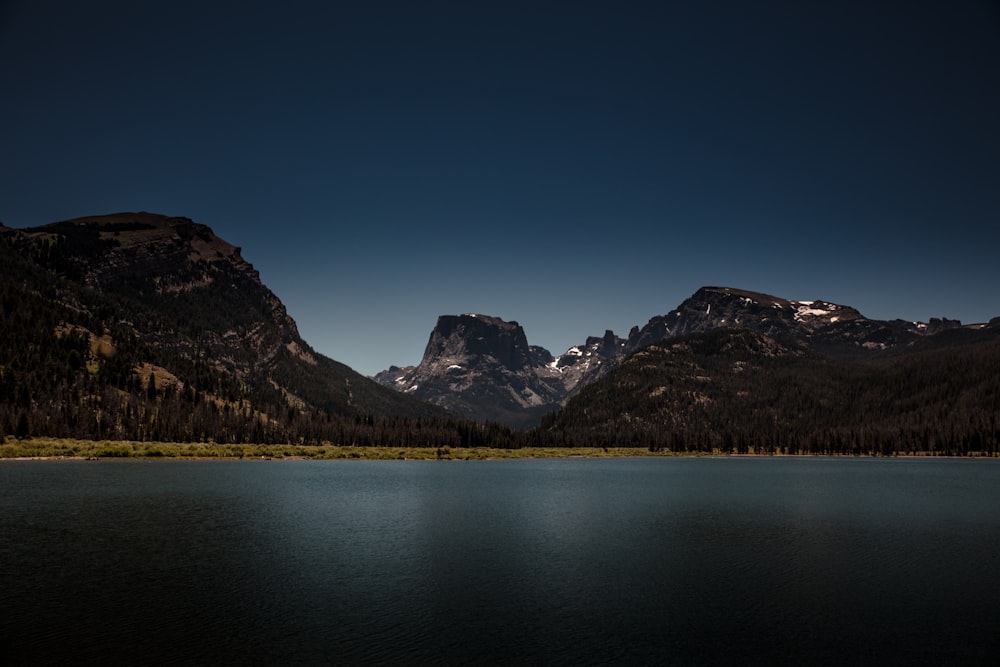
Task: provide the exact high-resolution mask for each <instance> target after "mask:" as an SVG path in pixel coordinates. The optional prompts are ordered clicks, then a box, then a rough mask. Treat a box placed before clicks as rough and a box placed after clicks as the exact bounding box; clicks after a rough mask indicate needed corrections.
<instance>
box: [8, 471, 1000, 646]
mask: <svg viewBox="0 0 1000 667" xmlns="http://www.w3.org/2000/svg"><path fill="white" fill-rule="evenodd" d="M998 501H1000V465H998V464H997V462H993V461H955V460H948V461H930V460H916V461H913V460H854V459H835V460H830V459H660V458H656V459H621V460H552V461H489V462H422V461H384V462H383V461H371V462H365V461H352V462H335V461H316V462H310V461H285V462H259V461H253V462H249V461H248V462H235V461H227V462H187V461H164V462H134V461H126V462H107V461H102V462H20V461H16V462H15V461H8V462H0V610H2V613H0V636H2V637H3V638H4V641H3V644H2V645H0V661H3V662H7V663H15V664H16V663H31V664H38V663H46V662H54V661H57V659H59V658H60V657H61V656H63V655H64V654H65V651H66V648H67V647H72V652H73V655H75V656H76V659H77V661H78V662H108V661H111V662H116V663H131V662H137V661H141V662H147V663H148V662H150V661H153V662H164V663H215V662H228V663H257V664H269V663H282V664H288V663H300V664H322V663H341V664H342V663H345V662H346V663H350V662H366V663H373V662H375V663H379V662H381V663H400V662H403V663H410V664H413V663H435V662H436V663H446V664H451V663H457V662H473V663H488V664H495V663H508V664H523V663H525V662H527V663H534V664H539V663H564V664H569V663H572V664H581V663H583V664H606V663H609V662H615V663H631V664H636V663H638V664H649V663H654V664H664V663H678V664H731V663H734V662H735V663H741V664H747V663H756V664H775V663H784V664H792V663H796V664H800V663H803V662H808V663H810V664H831V665H832V664H844V663H845V662H849V663H852V664H860V663H867V664H885V663H896V664H898V663H915V662H920V663H928V662H930V663H956V662H957V663H963V664H976V663H982V664H991V663H993V662H994V660H995V658H996V657H997V656H998V655H1000V639H998V637H1000V633H997V632H996V629H997V628H998V627H1000V605H998V604H997V602H996V601H997V600H998V599H1000V568H997V567H996V565H997V563H996V555H995V548H996V545H997V544H1000V503H998Z"/></svg>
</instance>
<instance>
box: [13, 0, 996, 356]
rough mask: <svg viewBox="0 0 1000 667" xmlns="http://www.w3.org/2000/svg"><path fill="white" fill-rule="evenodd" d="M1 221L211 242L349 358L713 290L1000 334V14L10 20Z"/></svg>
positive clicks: (655, 304) (824, 11) (31, 7)
mask: <svg viewBox="0 0 1000 667" xmlns="http://www.w3.org/2000/svg"><path fill="white" fill-rule="evenodd" d="M0 100H2V104H0V221H3V222H4V224H6V225H8V226H13V227H25V226H31V225H38V224H44V223H47V222H53V221H56V220H62V219H67V218H72V217H78V216H82V215H90V214H100V213H111V212H117V211H128V210H146V211H153V212H157V213H164V214H169V215H182V216H187V217H190V218H193V219H195V220H196V221H198V222H202V223H205V224H207V225H209V226H211V227H212V228H213V229H214V230H215V231H216V233H218V234H219V235H220V236H222V237H223V238H225V239H226V240H228V241H230V242H231V243H233V244H235V245H239V246H241V247H242V248H243V254H244V256H245V257H246V258H247V259H248V260H249V261H250V262H252V263H253V264H254V265H255V266H256V267H257V268H258V269H259V270H260V273H261V277H262V278H263V280H264V281H265V283H266V284H267V285H268V286H269V287H271V289H273V290H274V291H275V292H276V293H277V294H278V296H279V297H280V298H281V299H282V300H283V301H284V302H285V304H286V305H287V306H288V309H289V312H290V313H291V315H292V316H293V317H294V318H295V319H296V320H297V321H298V323H299V327H300V330H301V332H302V334H303V336H304V337H305V338H306V340H307V341H309V342H310V343H311V344H312V345H313V346H314V347H316V348H317V349H318V350H319V351H320V352H323V353H324V354H327V355H328V356H331V357H333V358H335V359H337V360H339V361H343V362H345V363H347V364H349V365H351V366H353V367H354V368H356V369H357V370H359V371H361V372H363V373H366V374H371V373H374V372H376V371H378V370H381V369H382V368H385V367H387V366H388V365H390V364H393V363H395V364H400V365H402V364H409V363H416V362H417V361H418V360H419V358H420V355H421V353H422V352H423V347H424V345H425V343H426V341H427V336H428V334H429V333H430V330H431V328H432V327H433V325H434V322H435V320H436V318H437V316H438V315H440V314H454V313H462V312H482V313H487V314H491V315H496V316H498V317H502V318H504V319H508V320H512V319H513V320H518V321H519V322H520V323H521V324H522V325H523V326H524V328H525V331H526V333H527V335H528V339H529V341H530V342H532V343H534V344H539V345H544V346H545V347H548V348H549V349H550V350H551V351H552V352H553V353H556V354H559V353H561V352H563V351H564V350H565V349H566V348H567V347H569V346H571V345H574V344H577V343H580V342H583V339H584V338H585V337H586V336H588V335H600V334H602V333H603V332H604V330H605V329H608V328H611V329H614V330H615V331H616V333H618V334H619V335H624V334H625V333H627V331H628V329H629V327H631V326H632V325H634V324H638V325H642V324H644V323H645V322H646V320H648V319H649V318H650V317H651V316H653V315H657V314H662V313H665V312H667V311H668V310H670V309H671V308H673V307H674V306H676V305H677V304H678V303H680V302H681V301H682V300H683V299H684V298H686V297H687V296H689V295H690V294H691V293H693V292H694V291H695V290H696V289H697V288H698V287H700V286H702V285H729V286H734V287H741V288H745V289H751V290H758V291H764V292H769V293H772V294H776V295H779V296H784V297H788V298H793V299H825V300H829V301H834V302H838V303H843V304H847V305H851V306H854V307H857V308H858V309H859V310H861V312H862V313H864V314H865V315H867V316H869V317H876V318H886V319H890V318H895V317H902V318H906V319H911V320H926V319H928V318H929V317H932V316H946V317H951V318H959V319H962V320H963V321H965V322H975V321H984V320H988V319H989V318H991V317H994V316H997V315H1000V120H998V119H1000V6H998V3H997V2H995V1H993V2H990V1H985V0H984V1H978V2H976V1H971V0H970V1H963V0H958V1H956V2H948V3H942V2H937V1H935V2H920V1H916V2H870V1H864V2H852V1H844V2H831V3H810V2H756V3H748V2H741V1H732V2H711V1H706V2H649V3H627V2H623V3H608V2H601V3H596V2H595V3H588V2H574V3H565V4H545V3H537V2H531V3H516V2H502V3H499V2H497V3H478V2H358V3H337V2H318V3H303V2H294V1H286V2H275V3H255V2H183V1H178V0H173V1H170V2H160V1H158V0H151V1H147V2H132V1H129V2H101V1H100V0H97V1H95V2H85V3H84V2H44V1H36V0H33V1H18V0H15V1H13V2H10V1H7V2H2V1H0Z"/></svg>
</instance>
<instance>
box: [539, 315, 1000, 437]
mask: <svg viewBox="0 0 1000 667" xmlns="http://www.w3.org/2000/svg"><path fill="white" fill-rule="evenodd" d="M817 310H820V309H817ZM998 368H1000V320H993V321H991V323H990V324H987V325H980V326H977V327H975V328H961V329H955V328H952V329H949V330H945V331H942V332H940V333H938V334H936V335H934V336H928V337H925V338H922V339H919V340H916V341H914V342H913V343H912V344H911V345H908V346H907V347H906V348H905V349H903V348H900V349H896V350H894V351H892V352H889V353H884V354H878V355H875V356H868V357H865V358H853V359H850V358H844V357H831V356H827V355H824V354H820V353H817V352H816V351H815V350H814V349H812V348H811V347H810V346H809V345H808V343H807V342H805V341H804V340H785V341H779V340H778V339H777V338H774V337H771V336H769V335H766V334H763V333H760V332H757V331H751V330H747V329H734V328H719V329H715V330H711V331H706V332H698V333H693V334H687V335H683V336H674V337H669V338H665V339H663V340H660V341H658V342H655V343H652V344H650V345H648V346H646V347H643V348H641V349H639V350H638V351H636V352H635V353H633V354H632V355H631V356H629V357H628V358H627V359H625V360H624V362H623V363H621V364H620V365H619V366H618V367H617V368H616V369H614V370H613V371H611V372H610V373H608V374H607V375H606V376H605V377H603V378H601V379H599V380H597V381H596V382H594V383H592V384H590V385H589V386H587V387H585V388H584V389H583V390H582V391H580V392H579V393H578V394H577V395H576V396H575V397H574V398H572V399H570V400H569V402H568V403H567V405H566V406H565V408H564V409H563V410H561V411H560V412H559V413H557V414H554V415H551V416H549V417H547V418H546V419H545V421H544V423H543V425H542V427H541V428H540V429H539V431H538V432H537V433H536V434H535V438H536V439H537V440H539V441H542V442H546V443H547V444H550V445H558V446H626V447H635V446H639V447H649V448H651V449H654V450H655V449H669V450H673V451H712V450H715V451H721V452H723V453H749V452H756V453H776V452H777V453H789V454H794V453H823V454H898V453H911V452H925V453H927V452H930V453H939V454H951V455H963V454H970V453H978V454H993V455H995V454H997V453H998V452H1000V374H998V373H997V369H998Z"/></svg>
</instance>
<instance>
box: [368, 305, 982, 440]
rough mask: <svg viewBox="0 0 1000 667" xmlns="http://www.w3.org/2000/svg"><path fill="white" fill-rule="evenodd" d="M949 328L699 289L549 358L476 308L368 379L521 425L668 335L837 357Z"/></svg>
mask: <svg viewBox="0 0 1000 667" xmlns="http://www.w3.org/2000/svg"><path fill="white" fill-rule="evenodd" d="M984 326H986V325H972V326H971V327H966V328H968V329H971V330H979V329H982V328H983V327H984ZM958 328H962V324H961V322H959V321H957V320H949V319H946V318H932V319H931V320H930V321H929V322H926V323H923V322H907V321H903V320H892V321H880V320H872V319H868V318H866V317H864V316H863V315H862V314H861V313H860V312H858V311H857V310H856V309H854V308H852V307H849V306H843V305H839V304H834V303H830V302H827V301H818V300H817V301H792V300H789V299H783V298H779V297H775V296H771V295H768V294H761V293H758V292H751V291H747V290H741V289H735V288H730V287H703V288H701V289H699V290H698V291H696V292H695V293H694V294H693V295H692V296H691V297H690V298H688V299H686V300H685V301H684V302H683V303H681V304H680V305H679V306H677V308H676V309H674V310H671V311H670V312H668V313H666V314H665V315H658V316H655V317H653V318H651V319H650V320H649V322H648V323H647V324H646V325H645V326H643V327H642V328H639V327H633V328H632V330H631V331H630V332H629V335H628V337H627V338H625V339H622V338H619V337H618V336H616V335H615V334H614V333H613V332H612V331H606V332H605V333H604V335H603V336H600V337H597V336H592V337H588V338H587V339H586V340H585V342H584V343H582V344H580V345H575V346H573V347H571V348H569V349H568V350H567V351H566V352H565V353H563V354H562V355H559V356H556V357H554V356H553V355H552V354H551V353H550V352H549V351H548V350H546V349H544V348H541V347H538V346H532V345H529V344H528V341H527V339H526V337H525V334H524V330H523V329H522V328H521V326H520V325H519V324H518V323H517V322H504V321H503V320H501V319H498V318H495V317H488V316H485V315H479V314H466V315H446V316H442V317H440V318H439V319H438V322H437V326H435V328H434V330H433V331H432V332H431V335H430V340H429V341H428V343H427V347H426V349H425V352H424V356H423V358H422V359H421V361H420V363H419V364H418V365H416V366H407V367H402V368H401V367H397V366H393V367H390V368H389V369H388V370H385V371H382V372H381V373H378V374H377V375H376V376H375V379H376V380H377V381H378V382H380V383H381V384H383V385H385V386H387V387H392V388H395V389H397V390H398V391H400V392H402V393H405V394H409V395H411V396H414V397H417V398H420V399H423V400H425V401H430V402H431V403H434V404H436V405H440V406H442V407H445V408H447V409H449V410H451V411H454V412H456V413H459V414H463V415H465V416H467V417H469V418H472V419H478V420H493V421H498V422H501V423H503V424H506V425H508V426H511V427H513V428H529V427H533V426H537V425H538V424H539V423H541V420H542V418H543V416H544V415H546V414H549V413H552V412H555V411H556V410H558V409H560V408H561V407H563V406H565V405H566V403H567V401H568V400H569V399H571V398H572V397H573V396H574V395H576V394H577V393H578V392H579V391H580V390H581V389H583V388H584V387H586V386H587V385H590V384H592V383H593V382H595V381H596V380H598V379H599V378H601V377H603V376H605V375H606V374H607V373H608V372H610V371H611V370H612V369H614V368H616V367H617V366H619V365H621V364H622V363H623V362H624V361H625V360H626V359H627V358H628V357H629V356H630V355H632V354H634V353H635V352H636V351H638V350H640V349H642V348H644V347H646V346H648V345H651V344H653V343H658V342H660V341H663V340H666V339H670V338H676V337H683V336H689V335H691V334H697V333H705V332H710V331H716V330H720V329H739V330H746V331H752V332H755V333H759V334H763V335H766V336H768V337H771V338H773V339H775V340H781V341H790V342H794V344H795V345H796V346H798V347H805V348H808V349H809V350H812V351H813V352H815V353H820V354H824V355H826V356H828V357H830V358H833V359H839V360H843V361H847V360H863V359H870V358H875V357H878V356H879V355H884V354H887V353H888V352H890V351H892V350H899V349H904V350H905V349H907V348H908V346H912V345H914V344H915V343H916V342H917V341H919V340H921V339H923V338H926V337H928V336H933V335H935V334H938V333H940V332H942V331H947V330H952V329H958Z"/></svg>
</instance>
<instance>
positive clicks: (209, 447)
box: [0, 438, 690, 461]
mask: <svg viewBox="0 0 1000 667" xmlns="http://www.w3.org/2000/svg"><path fill="white" fill-rule="evenodd" d="M654 455H655V456H670V455H671V454H670V453H669V452H657V453H656V454H653V453H651V452H650V451H649V450H648V449H641V448H625V447H608V448H601V447H574V448H570V447H524V448H521V449H500V448H493V447H351V446H343V445H290V444H286V445H250V444H243V445H229V444H217V443H205V442H194V443H177V442H136V441H128V440H100V441H95V440H75V439H63V438H29V439H26V440H16V439H13V438H8V439H7V440H6V441H3V442H2V443H0V459H34V458H79V459H121V458H138V459H160V458H174V459H261V458H264V459H378V460H386V459H397V460H400V459H408V460H412V459H445V460H447V459H451V460H460V461H466V460H483V459H525V458H568V457H612V456H654ZM688 455H690V454H688Z"/></svg>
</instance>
